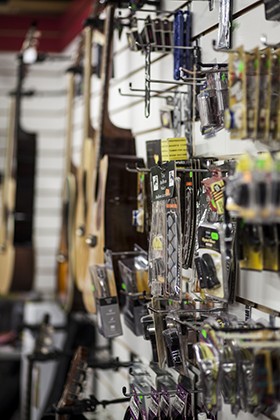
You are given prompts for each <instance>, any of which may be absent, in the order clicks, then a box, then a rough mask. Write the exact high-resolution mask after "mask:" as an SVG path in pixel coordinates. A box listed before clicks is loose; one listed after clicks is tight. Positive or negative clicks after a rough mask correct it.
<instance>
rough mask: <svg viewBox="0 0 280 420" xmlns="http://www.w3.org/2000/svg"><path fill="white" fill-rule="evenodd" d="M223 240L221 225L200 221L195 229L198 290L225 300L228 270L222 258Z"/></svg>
mask: <svg viewBox="0 0 280 420" xmlns="http://www.w3.org/2000/svg"><path fill="white" fill-rule="evenodd" d="M224 254H225V240H224V230H223V227H222V225H221V224H219V223H215V224H210V223H207V222H204V221H202V222H201V223H200V224H199V226H198V229H197V249H196V254H195V259H194V262H195V266H196V270H197V276H198V279H199V281H200V288H201V289H204V290H205V294H206V295H207V296H210V297H213V298H216V299H221V300H227V298H228V270H227V264H226V261H225V258H224Z"/></svg>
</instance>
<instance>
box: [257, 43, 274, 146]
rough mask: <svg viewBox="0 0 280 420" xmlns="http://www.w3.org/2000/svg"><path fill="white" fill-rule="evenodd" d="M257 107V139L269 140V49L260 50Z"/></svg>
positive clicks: (266, 141)
mask: <svg viewBox="0 0 280 420" xmlns="http://www.w3.org/2000/svg"><path fill="white" fill-rule="evenodd" d="M259 83H260V87H259V109H258V128H257V139H259V140H260V141H262V142H264V143H266V144H267V143H268V141H269V128H270V122H269V120H270V104H271V49H270V48H265V49H264V50H262V51H260V79H259Z"/></svg>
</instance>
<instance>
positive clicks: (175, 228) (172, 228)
mask: <svg viewBox="0 0 280 420" xmlns="http://www.w3.org/2000/svg"><path fill="white" fill-rule="evenodd" d="M175 183H176V191H177V192H176V194H177V196H176V197H174V198H172V199H170V200H168V202H167V203H166V283H165V290H164V295H165V296H166V297H168V298H171V299H175V300H180V298H181V288H182V286H181V283H182V233H181V211H180V195H179V191H180V178H176V181H175Z"/></svg>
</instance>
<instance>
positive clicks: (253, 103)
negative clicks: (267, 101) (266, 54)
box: [246, 48, 260, 139]
mask: <svg viewBox="0 0 280 420" xmlns="http://www.w3.org/2000/svg"><path fill="white" fill-rule="evenodd" d="M246 69H247V75H246V83H247V86H246V94H247V130H248V137H249V138H251V139H256V137H257V126H258V109H259V78H260V58H259V49H258V48H255V49H254V50H253V51H252V52H250V53H246Z"/></svg>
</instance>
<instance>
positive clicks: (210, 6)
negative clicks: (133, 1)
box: [128, 0, 214, 16]
mask: <svg viewBox="0 0 280 420" xmlns="http://www.w3.org/2000/svg"><path fill="white" fill-rule="evenodd" d="M193 1H202V2H206V1H208V4H209V10H210V11H212V10H213V3H214V0H189V1H187V2H185V1H184V4H185V6H189V5H190V4H191V3H192V2H193ZM128 8H129V9H130V10H131V11H132V12H136V11H137V12H144V13H157V14H166V15H170V16H172V15H175V14H176V13H177V10H161V9H155V10H153V9H145V8H141V9H139V10H133V7H132V6H128Z"/></svg>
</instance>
